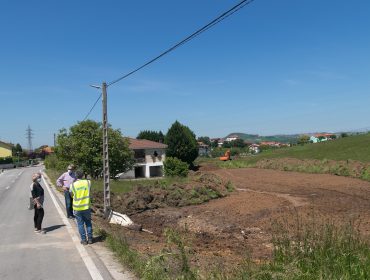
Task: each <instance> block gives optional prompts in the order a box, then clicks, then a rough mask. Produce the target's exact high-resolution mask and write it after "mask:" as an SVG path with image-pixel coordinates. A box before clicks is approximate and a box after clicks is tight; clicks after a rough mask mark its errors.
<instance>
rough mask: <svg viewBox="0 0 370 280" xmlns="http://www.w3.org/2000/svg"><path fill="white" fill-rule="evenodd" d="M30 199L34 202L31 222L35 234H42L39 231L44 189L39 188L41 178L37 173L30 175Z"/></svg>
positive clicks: (42, 216)
mask: <svg viewBox="0 0 370 280" xmlns="http://www.w3.org/2000/svg"><path fill="white" fill-rule="evenodd" d="M32 181H33V186H32V192H31V193H32V198H33V202H34V209H35V215H34V217H33V222H34V225H35V232H36V233H44V232H43V231H42V229H41V224H42V220H43V219H44V214H45V213H44V208H43V204H44V189H43V188H42V187H41V185H40V182H41V177H40V175H39V174H38V173H35V174H33V175H32Z"/></svg>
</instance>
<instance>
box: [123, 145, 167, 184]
mask: <svg viewBox="0 0 370 280" xmlns="http://www.w3.org/2000/svg"><path fill="white" fill-rule="evenodd" d="M128 140H129V143H130V145H129V148H130V149H131V150H133V152H134V159H135V165H134V168H133V169H132V170H130V171H128V172H125V173H121V174H118V175H117V176H118V178H120V179H137V178H152V177H163V174H164V173H163V162H164V160H165V158H166V148H167V145H165V144H163V143H158V142H154V141H150V140H146V139H135V138H128Z"/></svg>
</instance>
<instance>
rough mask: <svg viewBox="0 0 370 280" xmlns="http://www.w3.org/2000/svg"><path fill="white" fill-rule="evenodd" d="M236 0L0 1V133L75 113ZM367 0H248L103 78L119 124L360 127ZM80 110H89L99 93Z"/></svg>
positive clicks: (222, 129) (365, 102) (219, 130)
mask: <svg viewBox="0 0 370 280" xmlns="http://www.w3.org/2000/svg"><path fill="white" fill-rule="evenodd" d="M236 3H238V2H237V1H221V0H213V1H211V0H202V1H199V0H198V1H195V0H186V1H184V0H183V1H173V0H172V1H170V0H166V1H164V0H157V1H119V0H115V1H87V0H86V1H71V0H64V1H56V0H48V1H46V0H45V1H26V0H24V1H17V0H2V1H1V2H0V34H1V41H0V85H1V86H0V100H1V106H0V108H1V111H0V119H1V125H0V139H1V140H5V141H10V142H13V143H18V142H19V143H21V145H22V146H25V147H27V140H26V136H25V133H26V131H25V130H26V128H27V126H28V125H30V126H31V128H32V129H33V130H34V139H33V145H34V147H38V146H40V145H42V144H52V143H53V134H54V133H57V132H58V130H59V129H61V128H63V127H65V128H68V127H70V126H71V125H74V124H75V123H76V122H77V121H81V120H82V119H83V118H84V117H85V115H86V114H87V112H88V111H89V109H90V108H91V106H92V105H93V103H94V102H95V100H96V99H97V96H98V94H99V92H98V91H97V90H95V89H93V88H90V87H89V85H90V84H100V83H101V82H102V81H107V82H110V81H113V80H115V79H116V78H118V77H120V76H121V75H123V74H126V73H127V72H129V71H131V70H133V69H135V68H136V67H138V66H140V65H142V64H143V63H145V62H147V61H148V60H150V59H151V58H153V57H155V56H157V55H158V54H160V53H161V52H162V51H164V50H166V49H168V48H169V47H171V46H172V45H174V44H175V43H177V42H178V41H180V40H182V39H183V38H185V37H186V36H187V35H189V34H191V33H192V32H194V31H195V30H196V29H198V28H200V27H201V26H203V25H204V24H206V23H208V22H209V21H210V20H212V19H213V18H215V17H216V16H218V15H219V14H221V13H222V12H224V11H226V10H227V9H229V8H230V7H232V6H233V5H235V4H236ZM369 14H370V1H367V0H354V1H344V0H339V1H338V0H335V1H334V0H325V1H322V0H301V1H297V0H282V1H276V0H255V1H254V2H253V3H251V4H250V5H247V6H246V7H244V8H243V9H242V10H240V11H239V12H237V13H235V14H234V15H232V16H231V17H229V18H227V19H226V20H224V21H223V22H221V23H220V24H218V25H216V26H215V27H213V28H212V29H210V30H208V31H207V32H205V33H203V34H202V35H201V36H199V37H197V38H196V39H194V40H192V41H191V42H189V43H187V44H185V45H184V46H182V47H181V48H179V49H177V50H175V51H174V52H172V53H170V54H169V55H167V56H165V57H164V58H162V59H160V60H159V61H157V62H155V63H153V64H151V65H150V66H149V67H147V68H145V69H143V70H141V71H139V72H137V73H136V74H134V75H132V76H130V77H129V78H127V79H125V80H122V81H121V82H119V83H117V84H115V85H112V86H111V87H109V88H108V108H109V122H110V123H111V124H112V126H113V127H114V128H120V129H121V130H122V132H123V134H124V135H127V136H133V137H135V136H136V135H137V134H138V132H139V131H141V130H145V129H150V130H162V131H163V132H167V130H168V128H169V127H170V125H171V124H172V123H173V122H174V121H175V120H178V121H180V122H181V123H183V124H185V125H188V126H189V127H190V128H191V129H192V130H193V131H194V132H195V134H196V135H197V136H205V135H207V136H210V137H222V136H225V135H227V134H228V133H230V132H245V133H256V134H260V135H271V134H289V133H303V132H316V131H334V132H335V131H341V130H352V129H357V128H362V127H369V126H370V121H369V119H370V118H369V117H370V109H369V105H370V94H369V89H370V79H369V77H370V75H369V74H370V66H369V64H370V33H369V26H370V17H369V16H368V15H369ZM90 118H91V119H93V120H98V121H100V119H101V104H100V103H99V104H98V106H96V107H95V109H94V111H93V112H92V113H91V115H90Z"/></svg>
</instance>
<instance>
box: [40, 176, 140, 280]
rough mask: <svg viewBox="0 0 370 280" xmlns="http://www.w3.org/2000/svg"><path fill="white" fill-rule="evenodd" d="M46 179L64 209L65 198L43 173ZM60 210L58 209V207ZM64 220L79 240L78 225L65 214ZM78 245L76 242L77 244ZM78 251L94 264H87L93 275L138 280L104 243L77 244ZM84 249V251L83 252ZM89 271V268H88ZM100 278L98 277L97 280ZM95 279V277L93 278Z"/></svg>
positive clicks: (73, 235)
mask: <svg viewBox="0 0 370 280" xmlns="http://www.w3.org/2000/svg"><path fill="white" fill-rule="evenodd" d="M42 174H43V177H44V183H45V185H47V187H48V190H49V191H50V193H51V195H52V197H54V198H55V200H56V203H57V204H58V205H59V208H60V209H64V202H63V201H64V196H63V195H62V194H61V193H60V192H59V191H57V189H56V188H55V186H54V184H53V183H52V182H51V181H50V178H49V177H48V176H47V174H46V173H45V172H43V171H42ZM57 208H58V207H57ZM61 215H62V217H61V218H62V219H63V220H65V222H66V224H67V225H70V230H71V232H70V234H71V237H72V239H76V237H77V238H78V240H79V233H78V230H77V225H76V223H75V222H70V220H68V219H67V218H66V216H65V215H64V212H63V213H61ZM75 243H76V242H75ZM76 247H77V249H78V250H79V249H80V250H79V251H80V254H82V255H84V254H88V256H87V258H88V259H90V260H91V261H92V263H88V264H86V262H85V264H86V265H87V266H90V268H92V273H96V272H97V273H98V274H100V275H101V277H102V279H115V280H118V279H123V280H136V279H137V277H136V276H135V275H134V274H133V273H132V272H130V271H129V270H128V269H126V268H125V267H123V266H122V264H121V263H119V261H118V260H117V258H116V257H115V255H114V253H113V252H112V251H110V250H109V249H108V248H107V247H106V246H105V245H104V243H103V242H96V243H94V244H93V245H92V246H82V245H80V244H76ZM81 247H82V251H81ZM88 269H89V268H88ZM99 278H100V277H99V276H97V278H96V279H99ZM93 279H95V277H93Z"/></svg>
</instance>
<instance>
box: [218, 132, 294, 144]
mask: <svg viewBox="0 0 370 280" xmlns="http://www.w3.org/2000/svg"><path fill="white" fill-rule="evenodd" d="M230 135H238V136H239V138H240V139H243V140H244V141H247V142H251V143H259V142H262V141H275V142H281V143H296V142H297V139H298V137H299V135H298V134H293V135H271V136H260V135H258V134H246V133H240V132H234V133H230V134H229V135H227V136H226V137H225V138H227V137H228V136H230Z"/></svg>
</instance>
